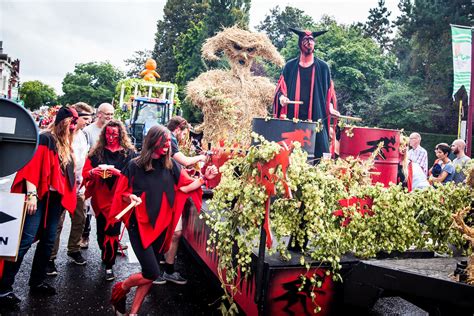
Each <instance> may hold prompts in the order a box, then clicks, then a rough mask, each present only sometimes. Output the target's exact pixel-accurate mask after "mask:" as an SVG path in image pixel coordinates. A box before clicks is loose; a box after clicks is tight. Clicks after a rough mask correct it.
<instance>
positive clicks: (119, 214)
mask: <svg viewBox="0 0 474 316" xmlns="http://www.w3.org/2000/svg"><path fill="white" fill-rule="evenodd" d="M136 204H137V202H135V201H133V202H132V203H130V204H129V205H128V206H127V207H126V208H124V209H123V211H121V212H120V213H118V214H117V216H115V219H116V220H119V219H121V218H122V216H124V215H125V214H127V213H128V211H130V210H131V209H132V208H133V207H134V206H135V205H136Z"/></svg>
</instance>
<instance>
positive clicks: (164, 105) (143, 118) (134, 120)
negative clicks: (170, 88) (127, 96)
mask: <svg viewBox="0 0 474 316" xmlns="http://www.w3.org/2000/svg"><path fill="white" fill-rule="evenodd" d="M170 117H171V113H170V102H169V100H166V99H158V98H145V97H138V98H136V99H135V100H133V105H132V113H131V115H130V125H129V128H128V131H129V133H130V136H131V137H132V140H133V141H134V143H135V146H136V147H137V148H139V149H140V148H141V145H142V142H143V138H144V137H145V136H146V134H147V133H148V131H149V130H150V128H151V127H152V126H155V125H159V124H161V125H165V124H166V123H167V122H168V120H169V119H170Z"/></svg>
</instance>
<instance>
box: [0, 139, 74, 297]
mask: <svg viewBox="0 0 474 316" xmlns="http://www.w3.org/2000/svg"><path fill="white" fill-rule="evenodd" d="M26 181H28V182H31V183H32V184H33V185H35V187H36V191H37V210H36V211H35V212H34V214H32V215H28V214H27V215H25V222H24V224H23V233H22V236H21V241H20V247H19V250H18V259H17V261H16V262H9V261H7V262H5V263H4V271H3V277H2V278H1V280H0V295H1V294H6V293H9V292H12V285H13V283H14V281H15V276H16V274H17V273H18V270H19V269H20V266H21V263H22V261H23V257H24V255H25V254H26V252H27V251H28V249H29V248H30V247H31V245H32V244H33V242H34V241H36V240H39V243H38V246H37V247H36V252H35V256H34V259H33V266H32V268H31V274H30V281H29V285H30V286H32V287H36V286H40V285H41V284H42V283H43V281H44V280H45V278H46V266H47V263H48V260H49V258H50V256H51V252H52V250H53V246H54V242H55V240H56V230H57V225H58V221H59V218H60V216H61V212H62V210H63V209H66V210H68V211H69V212H70V213H73V212H74V210H75V208H76V183H75V177H74V162H73V159H72V158H71V159H70V162H69V163H68V164H67V165H66V166H65V167H63V166H62V165H61V162H60V159H59V156H58V151H57V147H56V141H55V139H54V137H53V135H52V134H51V133H50V132H45V133H42V134H40V136H39V145H38V149H37V151H36V152H35V154H34V156H33V158H32V159H31V160H30V162H28V164H26V165H25V166H24V167H23V168H22V169H20V170H19V171H18V173H17V174H16V176H15V179H14V181H13V184H12V187H11V192H12V193H27V189H26Z"/></svg>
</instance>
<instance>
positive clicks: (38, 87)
mask: <svg viewBox="0 0 474 316" xmlns="http://www.w3.org/2000/svg"><path fill="white" fill-rule="evenodd" d="M20 96H21V99H22V100H23V101H24V102H25V107H26V108H28V109H30V110H35V109H38V108H39V107H40V106H43V105H48V106H49V105H54V104H56V102H57V100H58V96H57V95H56V92H55V91H54V89H53V87H51V86H48V85H47V84H44V83H42V82H41V81H39V80H34V81H26V82H23V84H22V85H21V87H20Z"/></svg>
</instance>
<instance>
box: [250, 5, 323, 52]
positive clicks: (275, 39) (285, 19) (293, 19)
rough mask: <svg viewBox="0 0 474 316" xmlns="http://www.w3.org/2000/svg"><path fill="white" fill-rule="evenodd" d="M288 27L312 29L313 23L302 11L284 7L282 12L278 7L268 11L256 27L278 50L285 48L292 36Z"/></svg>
mask: <svg viewBox="0 0 474 316" xmlns="http://www.w3.org/2000/svg"><path fill="white" fill-rule="evenodd" d="M289 27H296V28H301V29H306V28H312V27H314V21H313V18H311V16H309V15H307V14H305V13H304V11H303V10H300V9H297V8H293V7H290V6H286V7H285V9H284V10H283V11H281V10H280V7H279V6H276V7H274V8H273V9H270V13H269V14H267V15H266V16H265V19H264V20H263V21H262V22H260V24H259V25H258V26H257V30H258V31H263V32H265V33H266V34H267V35H268V38H270V40H271V41H272V43H273V45H275V47H276V48H277V49H278V50H281V49H282V48H283V47H285V45H286V43H287V42H288V41H289V40H290V39H291V37H292V36H293V34H294V33H293V32H292V31H290V30H289Z"/></svg>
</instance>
